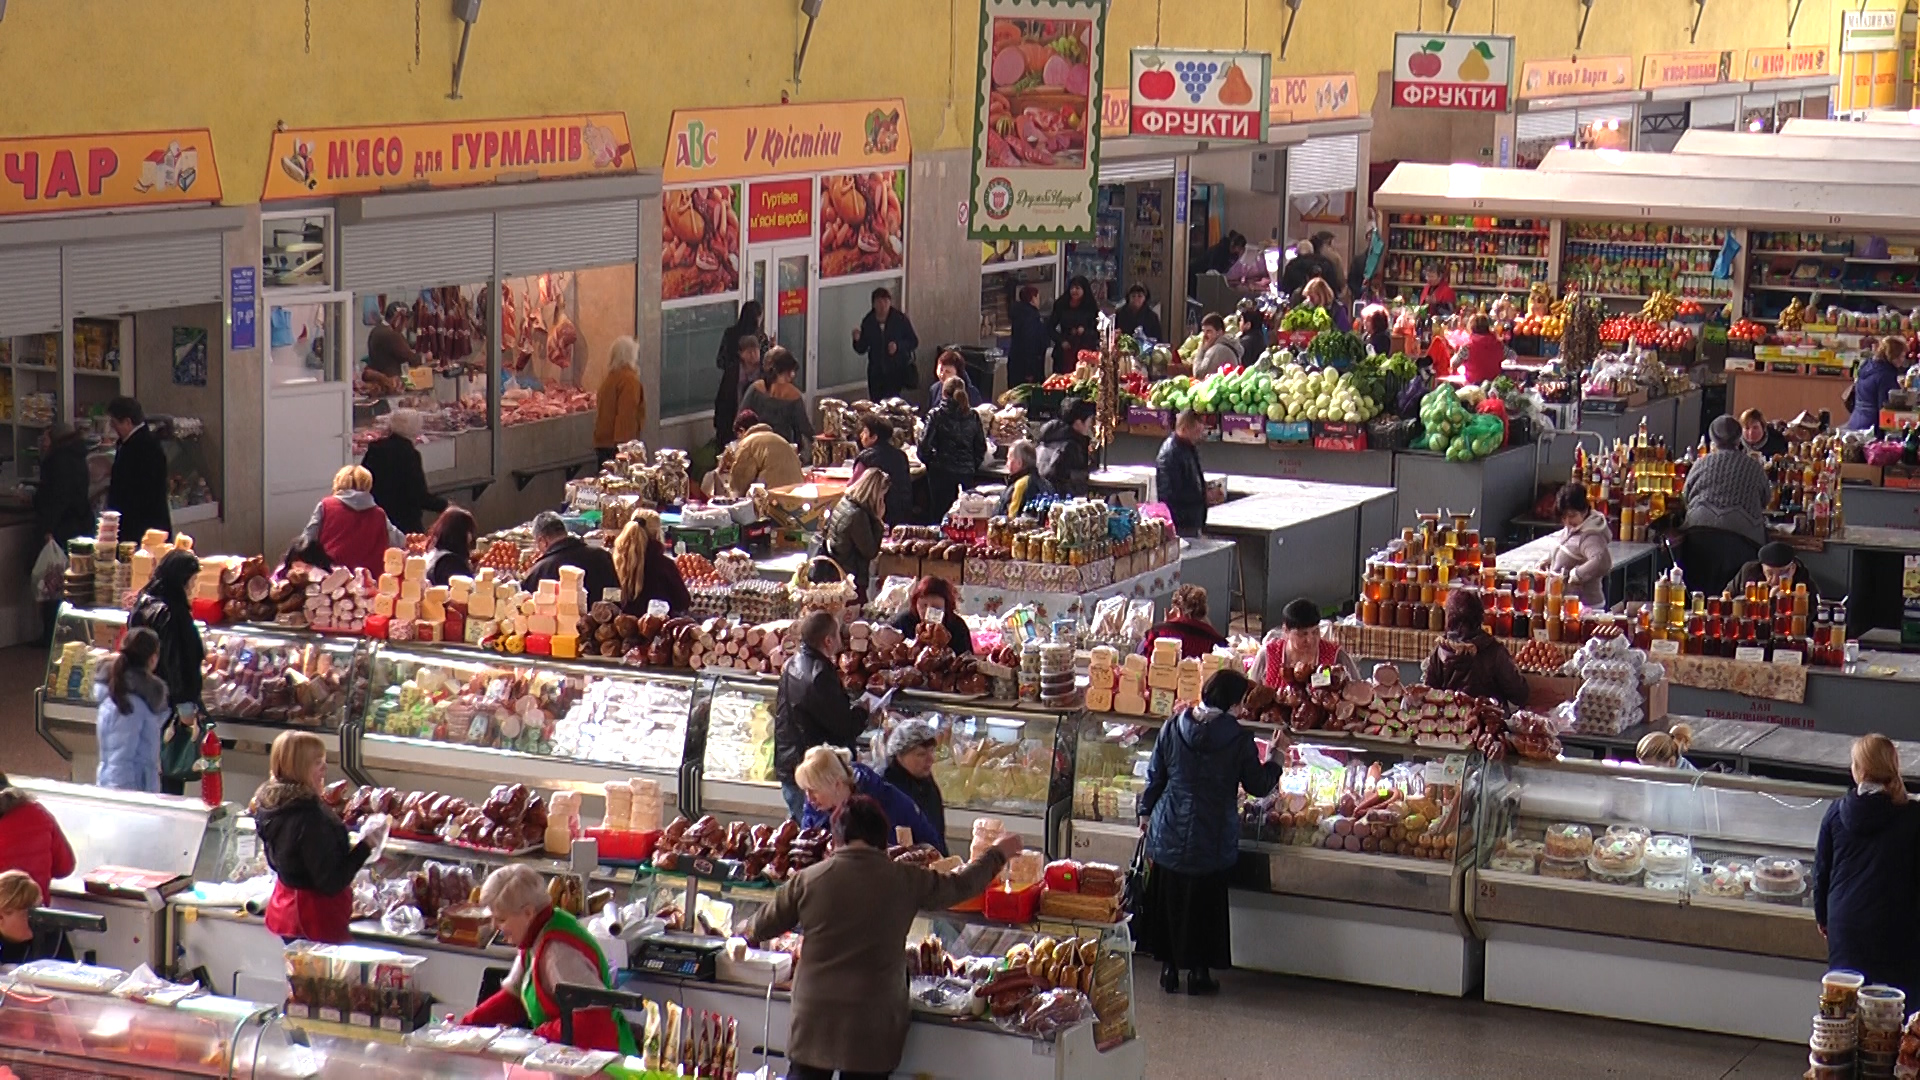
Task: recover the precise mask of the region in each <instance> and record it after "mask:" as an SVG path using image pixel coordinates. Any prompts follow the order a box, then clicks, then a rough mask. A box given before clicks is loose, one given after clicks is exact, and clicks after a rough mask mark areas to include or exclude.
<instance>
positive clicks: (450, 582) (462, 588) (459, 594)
mask: <svg viewBox="0 0 1920 1080" xmlns="http://www.w3.org/2000/svg"><path fill="white" fill-rule="evenodd" d="M472 595H473V579H472V578H470V577H468V576H467V575H465V574H455V575H453V577H451V578H449V579H447V602H448V603H450V604H464V603H466V602H467V598H468V597H470V596H472Z"/></svg>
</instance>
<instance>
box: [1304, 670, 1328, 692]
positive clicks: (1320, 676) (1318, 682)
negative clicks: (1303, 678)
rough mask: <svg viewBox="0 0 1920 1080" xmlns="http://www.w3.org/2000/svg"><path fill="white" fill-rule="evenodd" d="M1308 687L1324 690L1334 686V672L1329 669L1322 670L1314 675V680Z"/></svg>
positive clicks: (1310, 681)
mask: <svg viewBox="0 0 1920 1080" xmlns="http://www.w3.org/2000/svg"><path fill="white" fill-rule="evenodd" d="M1308 685H1309V686H1312V687H1313V688H1314V689H1316V690H1324V689H1326V688H1327V687H1329V686H1332V685H1333V671H1332V670H1331V669H1329V668H1321V669H1320V670H1319V671H1316V672H1314V673H1313V678H1312V679H1311V680H1309V682H1308Z"/></svg>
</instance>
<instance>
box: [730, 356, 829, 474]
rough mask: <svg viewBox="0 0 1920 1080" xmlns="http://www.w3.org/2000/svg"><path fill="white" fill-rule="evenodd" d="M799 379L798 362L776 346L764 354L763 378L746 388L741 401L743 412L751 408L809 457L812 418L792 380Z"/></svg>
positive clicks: (764, 421)
mask: <svg viewBox="0 0 1920 1080" xmlns="http://www.w3.org/2000/svg"><path fill="white" fill-rule="evenodd" d="M799 377H800V361H799V360H797V359H795V358H794V355H793V354H792V353H790V352H788V351H787V350H786V349H783V348H781V347H780V346H778V345H775V346H774V347H773V348H772V350H770V351H769V352H768V353H767V360H766V375H764V376H762V377H761V378H760V379H759V381H757V382H755V383H754V384H753V385H751V386H749V387H747V393H746V396H745V397H742V398H741V399H740V407H741V408H742V409H752V410H753V411H754V413H755V415H757V416H759V417H760V421H761V422H762V423H764V424H766V425H767V426H768V427H770V428H772V429H773V430H775V431H777V432H779V433H780V437H781V438H783V439H785V440H787V441H788V442H790V443H792V444H793V445H794V446H795V447H797V448H798V449H799V450H800V451H801V453H802V454H806V455H811V453H812V451H811V450H810V447H812V445H813V417H812V416H810V415H809V414H808V409H807V399H806V397H805V395H803V394H801V393H800V388H799V387H797V386H795V385H794V384H793V381H794V380H795V379H797V378H799Z"/></svg>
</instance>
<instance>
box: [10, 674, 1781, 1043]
mask: <svg viewBox="0 0 1920 1080" xmlns="http://www.w3.org/2000/svg"><path fill="white" fill-rule="evenodd" d="M45 670H46V652H45V651H44V650H41V649H34V648H31V647H25V646H23V647H17V648H10V649H0V703H5V704H4V706H0V772H6V773H18V774H21V775H28V776H46V777H54V778H56V779H62V780H65V779H70V778H71V777H70V775H69V769H68V767H67V764H66V762H65V761H63V760H61V758H60V756H59V755H58V754H56V753H55V752H54V751H53V748H52V747H50V746H48V745H47V744H46V742H45V741H44V740H42V739H41V738H40V737H39V735H38V734H36V733H35V732H34V730H33V708H32V701H33V688H34V687H35V686H37V685H39V684H40V681H41V680H42V679H43V678H44V677H45ZM80 779H86V778H85V777H82V778H80ZM1158 976H1159V965H1158V964H1155V963H1153V962H1152V961H1150V960H1147V961H1143V962H1142V964H1141V966H1140V970H1139V971H1138V972H1137V973H1136V979H1135V986H1136V988H1137V992H1138V994H1139V1024H1140V1034H1141V1036H1142V1037H1143V1038H1144V1039H1145V1040H1146V1046H1147V1075H1148V1076H1149V1077H1151V1078H1156V1080H1158V1078H1164V1077H1193V1076H1216V1077H1225V1078H1235V1077H1250V1078H1251V1077H1261V1078H1263V1080H1265V1078H1275V1077H1278V1078H1283V1080H1290V1078H1295V1077H1300V1078H1306V1077H1316V1078H1317V1077H1331V1076H1347V1077H1354V1078H1356V1080H1373V1078H1396V1080H1397V1078H1402V1077H1418V1078H1420V1080H1454V1078H1458V1080H1469V1078H1471V1080H1507V1078H1513V1080H1521V1078H1526V1080H1536V1078H1539V1077H1554V1078H1556V1080H1576V1078H1584V1077H1629V1076H1630V1077H1635V1078H1639V1080H1724V1078H1729V1077H1789V1076H1798V1075H1800V1074H1801V1072H1803V1071H1804V1070H1805V1068H1806V1061H1807V1051H1806V1048H1805V1047H1794V1046H1787V1045H1784V1044H1779V1043H1757V1042H1755V1041H1754V1040H1752V1039H1733V1038H1724V1037H1721V1036H1716V1035H1701V1034H1698V1033H1695V1032H1689V1031H1677V1030H1669V1029H1666V1028H1658V1027H1647V1026H1643V1025H1638V1024H1625V1023H1618V1022H1615V1021H1610V1020H1594V1019H1589V1018H1586V1017H1576V1016H1567V1015H1563V1014H1559V1013H1548V1012H1536V1011H1534V1010H1530V1009H1515V1008H1508V1007H1506V1006H1500V1005H1489V1004H1487V1003H1486V1002H1484V1001H1457V1000H1452V999H1448V998H1437V997H1426V996H1422V995H1418V994H1409V993H1404V992H1401V991H1396V990H1376V989H1372V988H1368V987H1358V986H1347V985H1344V984H1341V983H1325V982H1315V981H1312V980H1307V979H1290V978H1284V977H1281V976H1275V975H1264V974H1259V973H1253V972H1224V973H1221V974H1220V976H1219V977H1220V981H1221V983H1222V984H1223V991H1222V993H1221V994H1220V995H1219V996H1218V997H1212V998H1195V997H1189V996H1187V995H1185V994H1181V995H1178V996H1171V995H1168V994H1166V993H1164V992H1163V991H1161V989H1160V987H1159V983H1158V981H1157V979H1158ZM1816 993H1817V991H1816V990H1815V989H1813V988H1809V990H1808V1009H1809V1011H1811V1009H1812V1005H1813V996H1814V995H1815V994H1816Z"/></svg>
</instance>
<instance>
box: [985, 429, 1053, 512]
mask: <svg viewBox="0 0 1920 1080" xmlns="http://www.w3.org/2000/svg"><path fill="white" fill-rule="evenodd" d="M1051 494H1053V485H1051V484H1049V483H1047V481H1046V478H1044V477H1042V476H1041V475H1040V452H1039V451H1038V450H1037V449H1035V448H1034V445H1033V443H1032V442H1030V441H1028V440H1026V439H1018V440H1015V441H1014V444H1013V445H1012V446H1009V447H1007V486H1006V487H1004V488H1002V489H1000V501H999V502H998V503H996V504H995V505H994V508H993V516H995V517H1003V518H1017V517H1019V516H1020V515H1021V514H1023V513H1026V512H1027V504H1029V503H1031V502H1033V500H1034V499H1035V498H1038V497H1039V496H1041V495H1051Z"/></svg>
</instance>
